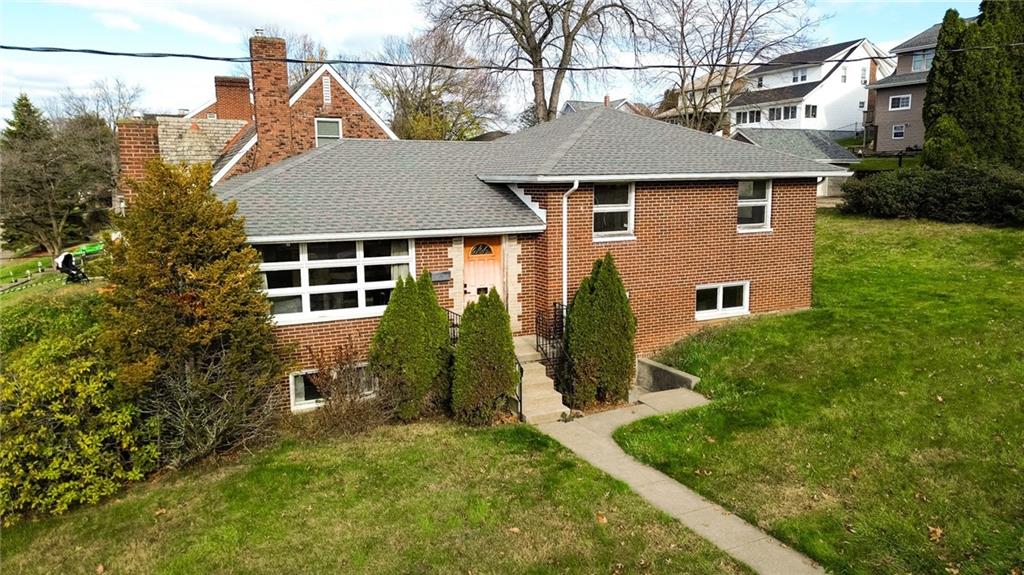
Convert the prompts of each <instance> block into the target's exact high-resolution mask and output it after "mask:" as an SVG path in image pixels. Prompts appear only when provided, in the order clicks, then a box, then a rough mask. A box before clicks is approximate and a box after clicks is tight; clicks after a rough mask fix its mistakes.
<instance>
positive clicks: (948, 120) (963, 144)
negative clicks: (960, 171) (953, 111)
mask: <svg viewBox="0 0 1024 575" xmlns="http://www.w3.org/2000/svg"><path fill="white" fill-rule="evenodd" d="M921 156H922V157H921V160H922V162H924V165H926V166H928V167H929V168H935V169H937V170H942V169H945V168H952V167H954V166H958V165H960V164H973V163H974V162H976V161H977V155H976V154H975V153H974V148H973V147H971V142H970V140H968V139H967V132H964V130H963V128H961V127H960V124H958V123H957V121H956V118H954V117H953V116H952V115H950V114H944V115H943V116H942V117H940V118H939V119H938V120H936V122H935V124H934V125H933V126H932V127H931V129H929V130H928V134H927V136H926V137H925V139H924V153H923V154H922V155H921Z"/></svg>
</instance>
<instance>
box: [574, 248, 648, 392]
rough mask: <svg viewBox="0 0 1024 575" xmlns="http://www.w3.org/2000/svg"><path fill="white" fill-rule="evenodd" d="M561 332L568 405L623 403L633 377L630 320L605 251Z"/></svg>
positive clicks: (625, 299)
mask: <svg viewBox="0 0 1024 575" xmlns="http://www.w3.org/2000/svg"><path fill="white" fill-rule="evenodd" d="M565 334H566V339H565V341H566V344H565V345H566V355H567V356H568V363H567V370H568V377H567V378H566V385H567V387H568V389H567V390H566V391H567V394H568V395H569V398H570V402H571V403H572V406H573V407H574V408H577V409H581V408H584V407H587V406H589V405H591V404H593V403H594V402H595V401H597V400H600V401H625V400H626V399H627V398H628V397H629V386H630V384H631V383H632V381H633V377H634V375H635V374H636V353H635V351H634V346H633V343H634V340H635V339H636V317H635V316H634V315H633V310H632V309H631V308H630V306H629V297H628V296H627V295H626V286H625V285H623V283H622V278H621V276H619V270H618V269H617V268H616V267H615V259H614V258H612V255H611V254H610V253H608V254H605V256H604V258H603V259H600V260H597V261H595V262H594V267H593V269H592V270H591V272H590V275H589V276H588V277H586V278H584V279H583V282H582V283H581V284H580V288H579V290H577V292H576V295H575V296H573V299H572V306H571V307H570V308H569V313H568V317H567V318H566V326H565Z"/></svg>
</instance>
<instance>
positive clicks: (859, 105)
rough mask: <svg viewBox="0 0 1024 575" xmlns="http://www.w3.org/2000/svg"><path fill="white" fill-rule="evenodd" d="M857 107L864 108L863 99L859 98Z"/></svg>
mask: <svg viewBox="0 0 1024 575" xmlns="http://www.w3.org/2000/svg"><path fill="white" fill-rule="evenodd" d="M857 107H858V108H860V109H861V110H863V109H864V100H861V101H860V102H857Z"/></svg>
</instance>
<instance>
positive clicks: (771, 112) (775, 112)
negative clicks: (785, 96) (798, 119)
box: [768, 108, 782, 122]
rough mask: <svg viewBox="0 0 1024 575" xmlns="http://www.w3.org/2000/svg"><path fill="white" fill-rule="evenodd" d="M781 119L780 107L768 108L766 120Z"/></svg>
mask: <svg viewBox="0 0 1024 575" xmlns="http://www.w3.org/2000/svg"><path fill="white" fill-rule="evenodd" d="M781 119H782V108H768V121H769V122H774V121H776V120H781Z"/></svg>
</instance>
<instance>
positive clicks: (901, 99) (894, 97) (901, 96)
mask: <svg viewBox="0 0 1024 575" xmlns="http://www.w3.org/2000/svg"><path fill="white" fill-rule="evenodd" d="M903 98H906V99H907V105H906V106H893V105H892V101H893V100H896V101H897V102H899V103H903ZM912 98H913V95H912V94H900V95H899V96H889V111H890V112H891V111H893V110H909V109H910V107H911V105H912V103H913V102H912V101H911V100H912Z"/></svg>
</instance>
